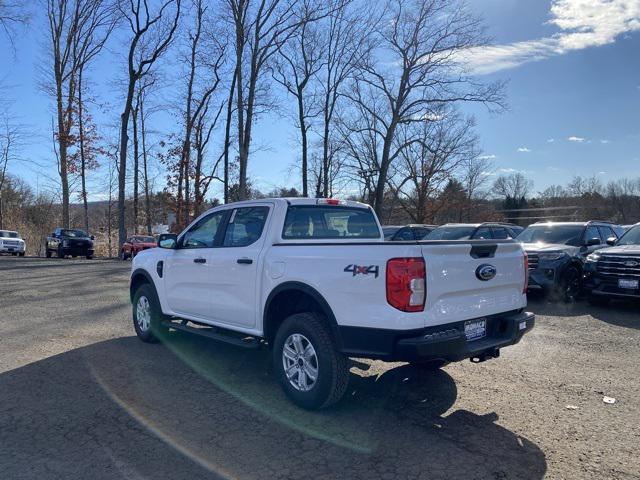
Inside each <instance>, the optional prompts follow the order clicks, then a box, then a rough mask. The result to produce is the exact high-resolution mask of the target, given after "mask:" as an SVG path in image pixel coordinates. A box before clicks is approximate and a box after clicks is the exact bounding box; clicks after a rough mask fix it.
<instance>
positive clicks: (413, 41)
mask: <svg viewBox="0 0 640 480" xmlns="http://www.w3.org/2000/svg"><path fill="white" fill-rule="evenodd" d="M386 8H387V11H386V12H385V16H384V21H382V22H380V26H379V27H378V28H377V29H376V35H377V38H378V48H377V50H376V51H375V52H374V53H373V54H372V55H370V56H369V58H368V59H367V61H365V62H363V63H362V65H361V66H360V68H359V69H358V71H357V75H356V82H355V85H354V88H353V92H352V93H350V94H349V98H350V99H351V100H352V101H353V102H355V103H357V104H358V105H359V107H360V108H362V110H363V111H364V112H365V114H367V115H371V116H375V117H376V118H377V120H378V124H377V128H378V130H377V131H376V132H375V133H376V135H378V136H380V137H381V140H382V142H381V143H382V146H381V148H382V151H381V152H380V155H379V157H380V162H379V171H378V173H377V179H376V187H375V196H374V208H375V209H376V212H378V213H379V214H380V213H381V212H382V207H383V203H384V200H385V187H386V186H387V182H388V175H389V168H390V166H391V163H392V162H393V161H394V160H395V159H396V158H398V156H399V155H400V153H401V152H402V150H403V149H404V148H406V147H407V146H408V145H409V144H411V143H413V142H415V141H418V139H417V138H410V139H407V141H406V142H404V143H400V142H397V132H398V128H399V127H400V126H401V125H404V124H410V123H413V122H425V121H429V120H430V119H432V118H434V115H437V112H438V109H439V108H440V107H441V106H442V105H443V104H457V103H461V102H478V103H483V104H485V105H489V106H500V105H501V102H502V94H501V92H502V88H501V84H499V83H494V84H488V85H484V84H480V83H478V82H477V81H475V80H474V79H473V78H472V77H470V76H467V75H465V73H464V71H463V69H462V67H461V65H460V60H459V57H460V55H461V54H462V53H463V52H465V51H467V50H468V49H470V48H473V47H477V46H480V45H484V44H486V40H485V38H484V37H483V35H482V28H481V24H480V21H479V20H478V19H476V18H475V17H474V16H472V15H471V14H470V13H469V12H468V11H467V9H466V7H465V5H464V4H463V3H461V2H459V1H458V0H389V2H388V4H387V5H386ZM381 59H384V60H381ZM374 102H378V104H379V102H384V107H385V108H384V109H382V110H380V109H373V108H370V105H371V104H372V103H374Z"/></svg>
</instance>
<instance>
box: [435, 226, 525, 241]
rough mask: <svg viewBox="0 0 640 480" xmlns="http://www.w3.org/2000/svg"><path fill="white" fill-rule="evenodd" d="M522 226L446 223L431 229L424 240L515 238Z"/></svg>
mask: <svg viewBox="0 0 640 480" xmlns="http://www.w3.org/2000/svg"><path fill="white" fill-rule="evenodd" d="M522 230H523V229H522V227H519V226H518V225H513V224H512V223H502V222H485V223H447V224H445V225H442V226H440V227H438V228H436V229H435V230H433V231H432V232H431V233H430V234H429V235H427V236H426V237H425V240H475V239H487V240H489V239H498V240H506V239H509V238H516V237H517V236H518V234H519V233H520V232H522Z"/></svg>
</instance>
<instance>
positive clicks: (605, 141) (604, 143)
mask: <svg viewBox="0 0 640 480" xmlns="http://www.w3.org/2000/svg"><path fill="white" fill-rule="evenodd" d="M600 143H602V144H603V145H606V144H607V143H611V140H606V139H602V140H600Z"/></svg>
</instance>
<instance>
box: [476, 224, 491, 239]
mask: <svg viewBox="0 0 640 480" xmlns="http://www.w3.org/2000/svg"><path fill="white" fill-rule="evenodd" d="M473 238H475V239H481V240H485V239H489V238H492V237H491V229H490V228H489V227H480V228H478V230H476V233H474V234H473Z"/></svg>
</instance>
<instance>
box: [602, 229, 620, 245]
mask: <svg viewBox="0 0 640 480" xmlns="http://www.w3.org/2000/svg"><path fill="white" fill-rule="evenodd" d="M598 230H600V238H602V240H603V241H605V242H606V241H607V239H609V238H611V237H616V238H618V235H616V232H614V231H613V229H612V228H611V227H605V226H600V227H598Z"/></svg>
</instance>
